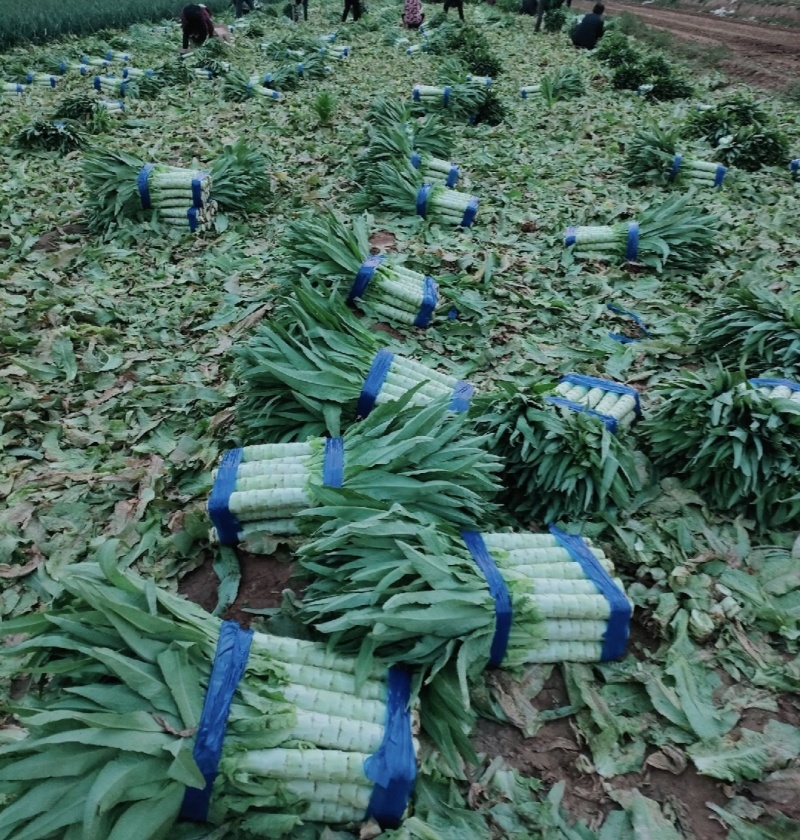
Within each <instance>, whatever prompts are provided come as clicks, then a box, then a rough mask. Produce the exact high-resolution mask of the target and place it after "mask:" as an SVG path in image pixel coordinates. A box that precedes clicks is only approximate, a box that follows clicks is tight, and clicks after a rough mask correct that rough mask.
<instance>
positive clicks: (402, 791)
mask: <svg viewBox="0 0 800 840" xmlns="http://www.w3.org/2000/svg"><path fill="white" fill-rule="evenodd" d="M410 699H411V675H410V674H409V672H408V671H404V670H403V669H402V668H396V667H395V668H390V669H389V673H388V674H387V676H386V721H385V723H384V729H383V740H382V741H381V745H380V746H379V747H378V749H377V751H376V752H374V753H373V754H372V755H371V756H370V757H369V758H368V759H367V760H366V761H365V762H364V775H365V776H366V777H367V778H368V779H369V780H370V781H371V782H372V783H373V784H374V785H375V787H374V788H373V789H372V795H371V796H370V798H369V805H368V806H367V818H369V817H373V818H374V819H375V820H377V822H378V824H379V825H380V827H381V828H397V827H398V826H399V825H400V823H401V822H402V820H403V814H404V813H405V810H406V808H407V807H408V802H409V800H410V799H411V794H412V792H413V790H414V782H415V780H416V778H417V757H416V753H415V751H414V736H413V734H412V731H411V710H410V709H409V702H410Z"/></svg>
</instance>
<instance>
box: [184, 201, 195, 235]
mask: <svg viewBox="0 0 800 840" xmlns="http://www.w3.org/2000/svg"><path fill="white" fill-rule="evenodd" d="M186 219H187V221H188V222H189V230H190V231H191V232H192V233H194V232H195V231H196V230H197V208H196V207H190V208H189V209H188V210H187V211H186Z"/></svg>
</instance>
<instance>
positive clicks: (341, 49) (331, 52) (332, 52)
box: [319, 44, 353, 59]
mask: <svg viewBox="0 0 800 840" xmlns="http://www.w3.org/2000/svg"><path fill="white" fill-rule="evenodd" d="M352 49H353V48H352V47H349V46H347V45H345V44H337V45H336V46H330V47H320V50H319V54H320V55H322V56H330V57H331V58H340V59H341V58H347V56H349V55H350V50H352Z"/></svg>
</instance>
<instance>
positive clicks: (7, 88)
mask: <svg viewBox="0 0 800 840" xmlns="http://www.w3.org/2000/svg"><path fill="white" fill-rule="evenodd" d="M0 90H1V91H2V92H3V93H12V94H17V95H18V96H22V95H23V94H24V93H25V87H24V86H23V85H20V84H17V83H15V82H0Z"/></svg>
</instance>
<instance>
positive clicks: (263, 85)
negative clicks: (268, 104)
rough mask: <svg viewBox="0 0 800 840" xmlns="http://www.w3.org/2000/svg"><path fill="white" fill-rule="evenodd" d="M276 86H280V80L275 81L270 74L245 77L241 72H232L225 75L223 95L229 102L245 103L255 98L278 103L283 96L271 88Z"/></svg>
mask: <svg viewBox="0 0 800 840" xmlns="http://www.w3.org/2000/svg"><path fill="white" fill-rule="evenodd" d="M291 78H295V76H294V75H292V76H291ZM274 84H280V79H276V80H274V81H273V78H272V75H271V74H269V73H267V74H266V75H259V74H255V75H253V76H245V74H244V73H242V72H241V70H231V71H230V73H227V74H226V75H225V81H224V82H223V84H222V95H223V96H224V97H225V99H227V100H228V101H229V102H244V101H245V100H246V99H252V98H254V97H266V98H267V99H271V100H275V101H276V100H278V99H280V98H281V94H280V92H279V91H277V90H275V88H274V87H270V85H274Z"/></svg>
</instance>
